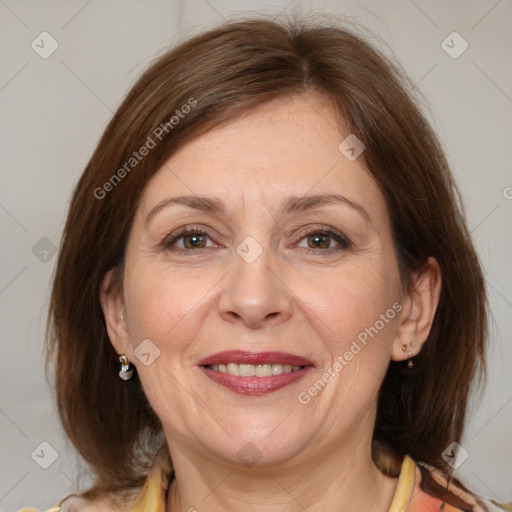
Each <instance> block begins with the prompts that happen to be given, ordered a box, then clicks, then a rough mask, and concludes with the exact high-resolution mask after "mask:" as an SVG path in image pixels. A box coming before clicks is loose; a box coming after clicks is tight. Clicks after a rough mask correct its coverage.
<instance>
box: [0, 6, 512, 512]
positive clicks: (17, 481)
mask: <svg viewBox="0 0 512 512" xmlns="http://www.w3.org/2000/svg"><path fill="white" fill-rule="evenodd" d="M299 8H300V9H301V10H302V12H303V13H308V12H310V11H311V10H312V9H314V10H316V11H317V12H322V11H324V12H325V11H332V12H336V13H339V14H343V15H345V16H347V17H348V18H349V19H350V20H352V21H355V22H359V23H361V24H363V25H364V26H365V27H367V28H368V29H370V30H372V31H373V32H374V33H375V34H377V35H378V36H379V37H380V38H382V40H383V42H385V43H386V44H387V45H388V46H389V49H390V50H391V51H393V52H394V53H395V55H396V57H397V59H398V61H399V62H400V63H401V64H402V65H403V67H404V68H405V70H406V71H407V72H408V73H409V75H410V76H411V78H412V79H413V81H414V82H415V83H416V85H417V87H418V88H419V89H420V90H421V91H422V92H423V94H424V95H425V98H426V101H427V102H428V104H429V105H430V106H428V104H427V103H425V108H426V109H427V113H428V116H429V118H430V119H431V121H432V122H433V124H434V127H435V129H436V131H437V132H438V133H439V135H440V137H441V140H442V141H443V144H444V145H445V148H446V151H447V153H448V156H449V159H450V163H451V164H452V166H453V170H454V173H455V175H456V178H457V180H458V182H459V184H460V187H461V190H462V193H463V196H464V200H465V203H466V207H467V215H468V221H469V224H470V226H471V230H472V234H473V237H474V240H475V243H476V245H477V249H478V251H479V253H480V255H481V258H482V261H483V264H484V267H485V274H486V279H487V285H488V290H489V296H490V303H491V307H492V314H493V321H492V324H491V351H490V368H491V374H490V379H489V383H488V387H487V389H486V392H485V394H484V395H483V396H482V397H481V398H478V397H475V398H474V400H473V408H472V412H471V415H470V418H469V422H468V428H467V433H466V437H465V440H464V442H463V443H462V446H463V447H464V449H465V450H466V451H467V452H468V454H469V457H468V459H467V460H466V461H465V462H464V463H463V464H461V466H460V467H459V468H458V470H457V471H458V475H459V476H460V477H461V478H462V479H463V480H464V481H465V482H466V483H467V484H468V485H469V487H471V488H473V489H474V490H476V491H478V492H480V493H482V494H484V495H486V496H488V497H490V498H494V499H500V500H512V468H511V462H510V461H511V460H512V440H511V435H510V430H511V428H510V427H511V424H512V423H511V420H512V385H511V383H512V377H511V373H512V372H511V368H512V347H511V340H510V331H511V328H512V322H511V318H512V272H511V269H510V261H511V256H512V238H511V236H510V233H511V229H510V226H511V220H512V188H510V187H512V173H511V169H510V167H511V162H512V144H511V141H512V133H511V132H512V122H511V120H512V116H511V113H512V112H511V111H512V69H511V66H510V50H511V48H512V45H511V43H512V32H511V31H510V25H511V22H512V2H511V1H510V0H501V1H496V0H482V1H463V0H459V1H451V2H445V1H441V0H437V1H426V0H414V1H413V0H393V1H386V2H379V1H376V0H361V1H360V2H355V1H349V0H346V1H340V0H338V1H334V0H331V1H328V0H322V1H320V0H316V1H309V2H307V1H304V2H300V1H292V2H288V1H273V2H257V1H249V0H247V1H226V0H209V1H206V0H187V1H185V0H178V1H167V2H164V1H161V0H152V1H144V2H143V1H124V2H123V1H119V0H118V1H103V2H101V1H100V0H90V1H85V0H73V1H64V0H61V1H57V0H54V1H45V2H42V1H35V0H34V1H21V0H20V1H15V0H0V26H1V44H0V48H1V50H0V51H1V62H2V66H1V71H0V102H1V103H0V106H1V117H0V130H1V136H2V151H1V156H0V158H1V161H0V172H1V194H0V228H1V233H2V245H1V269H0V308H1V309H0V311H1V317H2V320H1V324H0V325H1V327H0V328H1V348H2V354H1V358H0V363H1V370H0V382H1V388H0V434H1V448H0V464H1V468H0V471H1V473H0V510H1V511H12V510H16V509H17V508H21V507H22V506H29V505H31V506H36V507H39V508H41V509H42V508H44V507H49V506H51V505H54V504H56V503H57V501H58V500H59V499H60V498H62V497H63V496H65V495H66V494H68V493H71V492H75V491H76V490H77V485H81V486H85V485H86V484H87V477H86V476H85V477H84V479H83V480H80V481H79V476H80V474H81V472H82V473H83V466H81V465H80V464H79V463H78V462H77V457H76V455H75V454H74V452H73V450H72V449H71V448H70V447H69V446H68V445H67V444H66V441H65V439H64V436H63V435H62V432H61V430H60V427H59V424H58V420H57V416H56V413H55V408H54V405H53V402H52V397H51V391H50V385H49V383H48V382H47V380H46V378H45V375H44V372H43V366H42V357H43V356H42V346H43V345H42V343H43V328H44V321H45V311H46V307H47V302H48V285H49V282H50V280H51V276H52V272H53V267H54V264H55V261H56V258H55V256H54V255H53V253H52V248H53V247H54V246H57V245H58V242H59V239H60V235H61V231H62V228H63V223H64V219H65V213H66V208H67V204H68V201H69V199H70V194H71V190H72V187H73V186H74V184H75V182H76V180H77V179H78V177H79V175H80V174H81V172H82V170H83V168H84V166H85V164H86V162H87V161H88V158H89V157H90V155H91V153H92V151H93V148H94V146H95V144H96V143H97V141H98V139H99V137H100V135H101V133H102V131H103V129H104V128H105V125H106V123H107V122H108V120H109V119H110V118H111V116H112V114H113V112H114V110H115V109H116V107H117V106H118V105H119V103H120V101H121V99H122V98H123V96H124V95H125V93H126V92H127V90H128V89H129V87H130V86H131V85H132V84H133V83H134V80H135V79H136V78H137V77H138V75H139V74H140V72H141V71H142V70H143V69H144V68H145V66H146V64H147V63H148V62H149V60H150V59H153V58H154V57H156V56H157V55H159V54H160V53H161V52H162V51H163V50H165V49H166V48H167V47H168V45H170V44H173V43H175V42H177V41H179V40H181V39H182V38H183V37H186V36H189V35H191V34H194V33H197V32H198V31H200V30H202V29H203V28H205V27H208V26H212V25H214V24H217V23H218V22H220V21H222V20H223V18H228V17H230V16H232V15H234V14H242V13H258V12H263V13H271V14H275V15H278V14H279V13H280V12H281V11H283V10H284V12H289V11H290V9H299ZM43 31H47V32H48V33H49V34H51V36H52V37H53V38H54V39H55V40H56V41H57V42H58V45H59V46H58V49H57V50H56V51H55V52H54V53H53V54H52V55H50V56H49V57H48V58H46V59H43V58H41V57H40V55H39V54H38V53H36V51H34V50H33V49H32V47H31V43H32V41H34V40H35V41H36V43H37V42H38V41H39V44H40V46H42V45H41V43H40V39H41V38H38V36H39V34H41V32H43ZM453 31H457V32H458V33H459V34H460V35H461V36H462V37H463V38H464V40H466V41H467V43H468V44H469V47H468V49H467V50H466V51H465V52H464V53H462V54H461V55H460V56H459V57H458V58H452V57H451V56H450V55H448V53H446V51H445V49H443V47H442V42H443V41H444V40H445V39H446V38H447V36H448V35H449V34H451V33H452V32H453ZM446 44H449V45H450V46H454V48H453V49H452V50H451V51H452V52H454V51H457V50H460V49H461V48H462V47H461V46H460V45H461V44H462V41H461V40H457V39H455V40H454V42H453V43H452V42H451V40H450V39H448V43H445V45H446ZM48 49H49V40H48V39H46V43H45V51H47V50H48ZM40 51H43V49H42V48H41V49H40ZM386 51H388V50H386ZM41 239H43V240H41ZM42 442H46V443H49V444H50V446H51V448H50V447H48V446H47V445H43V446H40V443H42ZM52 450H55V453H54V452H53V451H52ZM31 454H33V455H32V456H31ZM57 454H58V457H57V458H56V460H55V461H54V462H53V463H52V464H51V465H50V466H49V467H48V469H43V468H42V467H40V465H43V466H44V465H48V464H49V463H50V462H52V461H53V458H54V455H57Z"/></svg>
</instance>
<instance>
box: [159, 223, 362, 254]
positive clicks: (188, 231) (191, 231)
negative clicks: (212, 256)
mask: <svg viewBox="0 0 512 512" xmlns="http://www.w3.org/2000/svg"><path fill="white" fill-rule="evenodd" d="M314 234H321V235H323V236H329V237H331V238H332V239H334V240H335V241H336V242H338V244H339V247H329V248H328V249H309V248H308V249H306V248H302V249H303V250H305V251H306V253H307V254H310V253H317V254H318V253H320V252H322V253H324V254H331V253H333V252H337V251H342V250H347V249H350V248H351V247H352V242H351V241H350V240H349V239H348V238H347V237H345V236H344V235H342V234H341V233H338V232H337V231H334V230H332V229H330V228H328V227H326V226H322V227H321V228H314V229H311V230H309V231H305V232H302V233H300V235H299V239H298V241H299V242H300V241H302V240H303V239H304V238H306V237H307V236H311V235H314ZM187 235H201V236H205V235H206V236H207V237H208V238H210V240H211V237H210V235H209V234H208V233H207V232H206V231H205V230H204V229H201V228H199V227H196V226H188V227H186V228H184V229H181V230H180V231H178V232H177V233H171V234H167V235H165V236H164V238H163V240H162V242H161V243H160V246H161V248H162V249H163V250H165V251H172V250H178V251H187V252H195V251H201V250H205V249H212V247H203V248H202V247H195V248H191V249H183V248H181V247H180V248H178V249H176V248H172V245H173V244H175V243H176V242H177V241H178V240H180V239H181V238H183V237H185V236H187Z"/></svg>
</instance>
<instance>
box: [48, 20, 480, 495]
mask: <svg viewBox="0 0 512 512" xmlns="http://www.w3.org/2000/svg"><path fill="white" fill-rule="evenodd" d="M342 25H343V24H339V23H337V22H336V23H332V22H327V21H322V22H318V21H311V20H309V21H306V20H304V19H303V20H299V21H297V20H294V21H281V22H278V21H274V20H272V19H267V18H265V17H260V18H252V19H251V18H249V19H241V20H240V19H239V20H235V21H233V20H231V21H228V22H225V23H223V24H222V25H220V26H218V27H215V28H213V29H209V30H207V31H204V32H203V33H200V34H198V35H195V36H194V37H192V38H190V39H188V40H186V41H184V42H182V43H181V44H179V45H178V46H176V47H174V48H172V49H171V50H169V51H167V52H166V53H165V54H163V55H162V56H161V57H159V58H158V59H157V60H155V61H154V62H153V63H152V64H151V66H150V67H149V68H148V69H147V70H146V71H145V72H144V73H143V74H142V76H141V77H140V78H139V79H138V81H137V82H136V83H135V85H134V86H133V87H132V89H131V90H130V91H129V93H128V94H127V96H126V98H125V99H124V101H123V102H122V104H121V105H120V106H119V108H118V109H117V112H116V113H115V115H114V117H113V118H112V120H111V122H110V123H109V125H108V126H107V128H106V130H105V132H104V134H103V136H102V137H101V140H100V141H99V144H98V145H97V147H96V149H95V151H94V153H93V155H92V157H91V158H90V160H89V162H88V164H87V166H86V168H85V170H84V172H83V174H82V175H81V178H80V180H79V181H78V184H77V186H76V188H75V190H74V194H73V197H72V200H71V204H70V208H69V213H68V217H67V221H66V225H65V229H64V233H63V238H62V242H61V246H60V252H59V256H58V263H57V267H56V272H55V276H54V283H53V289H52V295H51V304H50V310H49V317H48V326H47V348H48V352H47V364H48V365H49V363H50V362H51V361H54V362H55V372H56V373H55V375H56V381H55V387H56V400H57V406H58V411H59V415H60V418H61V421H62V424H63V427H64V429H65V432H66V434H67V436H68V437H69V439H70V440H71V442H72V443H73V444H74V446H75V447H76V449H77V450H78V452H79V453H80V454H81V456H82V457H83V458H84V459H85V461H86V462H87V463H88V465H89V466H90V468H91V469H92V470H93V472H94V474H95V476H96V481H95V484H94V486H93V487H92V488H91V489H90V490H89V491H88V493H87V494H86V495H87V496H89V497H93V496H97V495H99V494H101V493H104V492H110V493H117V492H122V491H126V492H128V491H130V490H133V489H136V488H138V487H139V486H140V485H141V484H142V483H143V480H144V478H145V474H146V472H147V469H148V465H149V464H150V461H151V458H152V457H153V456H154V454H155V453H156V451H157V449H158V448H159V447H160V444H161V443H162V436H161V434H162V425H161V423H160V421H159V419H158V417H157V416H156V414H155V413H154V411H153V410H152V408H151V407H150V405H149V402H148V400H147V399H146V397H145V394H144V392H143V389H142V386H141V384H140V381H139V380H138V379H137V377H135V378H133V379H132V380H130V381H128V382H124V381H122V380H121V379H119V377H118V375H117V371H118V367H117V364H116V363H117V358H116V356H117V354H116V353H115V351H114V349H113V347H112V345H111V343H110V342H109V338H108V335H107V332H106V327H105V320H104V317H103V313H102V309H101V306H100V285H101V282H102V279H103V278H104V276H105V274H106V273H107V271H109V270H111V269H114V280H113V286H117V287H118V288H119V289H121V287H122V279H123V265H124V254H125V248H126V242H127V237H128V234H129V232H130V226H131V223H132V220H133V217H134V213H135V211H136V209H137V207H138V202H139V200H140V197H141V194H142V192H143V190H144V187H145V185H146V184H147V182H148V180H149V179H150V178H151V177H152V175H153V174H154V173H155V172H156V171H157V170H158V169H159V168H160V166H161V165H162V164H163V163H164V162H165V161H166V160H167V159H168V158H169V157H170V156H171V155H172V154H173V153H174V152H175V151H176V150H177V149H178V148H180V147H182V146H183V145H184V144H186V143H187V142H189V141H191V140H192V139H193V138H195V137H197V136H199V135H200V134H202V133H205V132H208V131H209V130H212V129H214V128H216V127H219V126H220V125H221V124H223V123H225V122H228V121H231V120H234V119H236V118H237V117H238V116H240V115H241V114H243V113H246V112H248V111H250V110H251V109H253V108H254V107H256V106H257V105H260V104H262V103H264V102H268V101H270V100H273V99H277V98H280V97H284V96H288V95H292V94H297V93H303V92H307V91H315V92H320V93H323V94H325V95H327V96H328V97H330V98H332V99H333V100H334V101H335V104H336V105H337V107H339V113H340V114H341V115H342V117H343V119H344V121H345V122H346V123H347V126H348V127H349V129H350V131H351V133H353V134H355V135H356V136H357V137H358V138H359V139H360V140H361V141H363V143H364V145H365V151H364V153H363V154H362V155H361V157H360V158H362V159H363V161H364V163H365V164H366V167H367V169H368V171H369V172H370V173H371V174H372V176H373V177H374V178H375V180H376V181H377V183H378V185H379V187H380V190H381V192H382V193H383V195H384V197H385V200H386V203H387V208H388V213H389V216H390V219H391V225H392V234H393V238H394V244H395V247H396V251H397V258H398V263H399V268H400V274H401V278H402V280H403V283H404V285H406V286H410V284H411V280H410V277H411V275H412V273H413V272H417V271H421V269H422V267H423V266H424V264H425V262H426V260H427V258H428V257H429V256H433V257H434V258H436V259H437V261H438V262H439V265H440V267H441V272H442V276H443V285H442V291H441V296H440V301H439V304H438V308H437V311H436V314H435V318H434V322H433V326H432V329H431V331H430V334H429V337H428V340H427V342H426V343H425V344H424V346H423V349H422V350H421V352H420V354H419V355H418V356H417V357H416V358H415V364H414V369H413V371H410V372H408V371H407V368H406V367H405V366H404V364H402V363H399V362H393V361H392V362H391V363H390V365H389V367H388V370H387V374H386V376H385V378H384V381H383V383H382V386H381V389H380V394H379V398H378V411H377V418H376V424H375V431H374V440H375V441H381V442H383V443H386V444H387V445H389V446H390V447H391V448H392V449H393V451H394V452H395V453H396V454H397V455H398V456H402V455H403V454H409V455H410V456H411V457H413V458H414V459H416V460H419V461H423V462H426V463H428V464H430V465H433V466H436V467H438V468H441V469H445V470H448V468H447V465H446V462H445V461H444V460H443V458H442V456H441V455H442V452H443V451H444V449H445V448H446V447H447V446H448V445H449V444H450V443H451V442H453V441H460V439H461V436H462V433H463V428H464V420H465V415H466V409H467V403H468V396H469V393H470V391H471V390H472V388H473V384H474V383H475V382H476V381H477V379H476V376H478V377H479V380H478V382H481V381H482V379H481V378H482V377H485V373H486V372H485V345H486V340H487V329H488V324H487V311H488V306H487V299H486V293H485V285H484V279H483V276H482V270H481V266H480V264H479V260H478V257H477V255H476V253H475V250H474V247H473V245H472V242H471V239H470V233H469V232H468V228H467V225H466V223H465V220H464V211H463V207H462V204H461V201H460V195H459V192H458V190H457V187H456V184H455V183H454V180H453V177H452V174H451V171H450V169H449V165H448V163H447V159H446V157H445V155H444V152H443V149H442V146H441V144H440V142H439V140H438V138H437V137H436V135H435V133H434V131H433V129H432V128H431V127H430V125H429V123H428V121H427V120H426V118H425V116H424V114H422V112H421V110H420V108H419V107H418V105H419V101H418V99H417V98H416V94H415V91H414V87H413V86H411V82H410V80H409V79H408V78H407V76H406V74H405V73H404V72H403V71H402V70H401V68H400V67H399V66H398V65H397V64H395V63H394V61H392V60H391V59H390V58H389V57H387V56H385V55H384V53H383V52H381V51H380V50H377V49H376V48H375V47H374V46H373V43H372V42H371V39H370V38H369V37H367V36H363V35H361V34H358V33H357V32H356V31H354V30H349V29H346V28H344V27H343V26H342ZM143 147H146V148H147V150H146V151H143V150H142V149H141V148H143ZM143 153H144V155H143ZM135 154H136V155H135Z"/></svg>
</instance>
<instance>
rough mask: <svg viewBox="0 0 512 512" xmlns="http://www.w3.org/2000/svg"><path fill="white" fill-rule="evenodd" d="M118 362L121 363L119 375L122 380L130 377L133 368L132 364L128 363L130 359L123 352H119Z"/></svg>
mask: <svg viewBox="0 0 512 512" xmlns="http://www.w3.org/2000/svg"><path fill="white" fill-rule="evenodd" d="M119 362H120V363H121V369H120V370H119V377H121V379H123V380H129V379H131V378H132V377H133V370H134V366H133V364H132V363H130V361H129V360H128V358H127V357H126V356H125V355H124V354H121V355H120V356H119Z"/></svg>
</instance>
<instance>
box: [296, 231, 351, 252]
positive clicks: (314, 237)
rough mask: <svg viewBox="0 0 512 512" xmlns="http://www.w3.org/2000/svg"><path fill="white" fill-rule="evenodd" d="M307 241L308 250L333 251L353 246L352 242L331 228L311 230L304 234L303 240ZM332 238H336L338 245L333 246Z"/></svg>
mask: <svg viewBox="0 0 512 512" xmlns="http://www.w3.org/2000/svg"><path fill="white" fill-rule="evenodd" d="M304 239H305V240H306V241H307V249H310V251H308V252H332V251H340V250H344V249H348V248H350V247H351V246H352V244H351V242H350V241H349V240H348V239H347V238H346V237H344V236H343V235H341V234H340V233H337V232H336V231H332V230H330V229H326V230H316V231H310V232H309V233H306V234H305V235H302V238H301V240H304ZM332 240H334V241H335V242H336V243H337V244H338V246H337V247H336V246H335V247H333V246H332Z"/></svg>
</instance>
